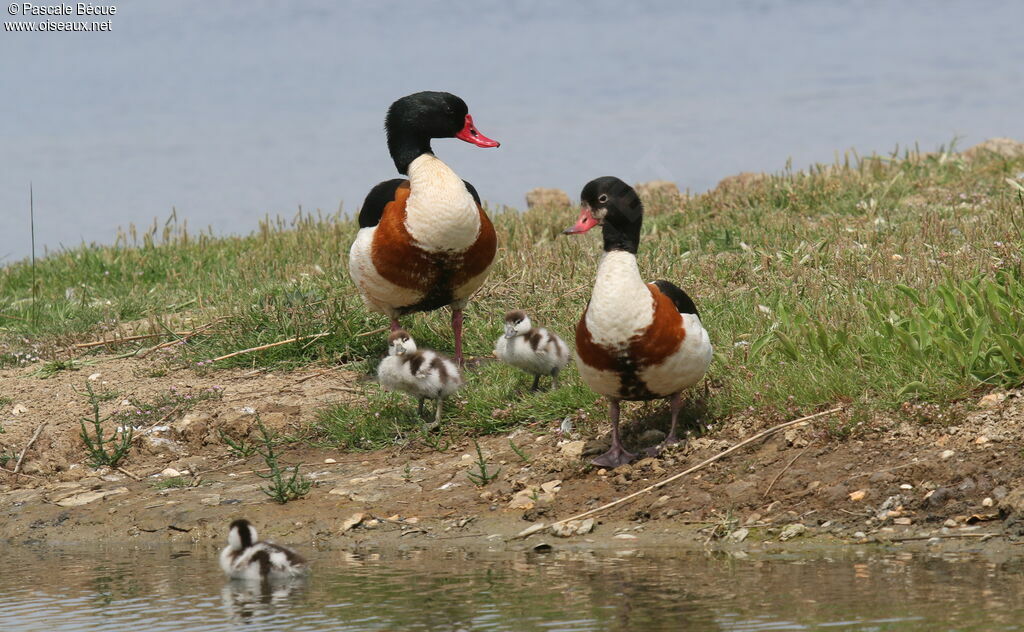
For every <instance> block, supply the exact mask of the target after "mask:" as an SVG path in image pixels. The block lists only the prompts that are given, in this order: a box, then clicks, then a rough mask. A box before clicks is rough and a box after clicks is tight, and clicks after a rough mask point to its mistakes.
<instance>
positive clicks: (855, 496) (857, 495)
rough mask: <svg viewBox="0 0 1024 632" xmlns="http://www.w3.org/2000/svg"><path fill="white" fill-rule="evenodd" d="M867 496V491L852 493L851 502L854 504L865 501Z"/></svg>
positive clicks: (859, 490)
mask: <svg viewBox="0 0 1024 632" xmlns="http://www.w3.org/2000/svg"><path fill="white" fill-rule="evenodd" d="M867 495H868V493H867V491H866V490H863V489H858V490H857V491H855V492H850V500H852V501H853V502H859V501H861V500H864V497H865V496H867Z"/></svg>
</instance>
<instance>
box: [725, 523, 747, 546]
mask: <svg viewBox="0 0 1024 632" xmlns="http://www.w3.org/2000/svg"><path fill="white" fill-rule="evenodd" d="M748 535H750V529H747V528H746V527H740V528H739V529H736V530H735V531H733V532H732V533H730V534H729V535H728V536H727V538H726V539H727V540H729V541H730V542H737V543H739V542H742V541H744V540H746V539H747V536H748Z"/></svg>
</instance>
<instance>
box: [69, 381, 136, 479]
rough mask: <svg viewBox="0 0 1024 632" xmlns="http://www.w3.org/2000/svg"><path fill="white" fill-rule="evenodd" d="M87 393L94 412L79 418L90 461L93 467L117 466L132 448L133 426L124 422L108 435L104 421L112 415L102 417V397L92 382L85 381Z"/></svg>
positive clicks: (81, 434)
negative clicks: (88, 427) (93, 387)
mask: <svg viewBox="0 0 1024 632" xmlns="http://www.w3.org/2000/svg"><path fill="white" fill-rule="evenodd" d="M85 393H86V398H87V399H88V400H89V407H90V408H91V409H92V414H91V416H90V417H82V418H81V419H79V421H78V424H79V426H80V427H81V432H80V433H79V436H80V437H81V438H82V442H83V443H84V444H85V449H86V452H87V453H88V455H89V463H90V465H92V466H93V467H101V466H104V465H108V466H110V467H117V464H118V463H120V462H121V460H122V459H124V457H126V456H127V455H128V452H129V450H131V447H132V435H133V431H132V427H131V426H130V425H128V424H122V425H121V426H120V427H118V428H115V429H114V431H113V432H112V433H111V434H110V435H107V434H106V433H105V432H104V430H103V422H104V421H108V420H109V419H110V417H100V398H99V396H98V395H97V394H96V393H95V392H94V391H93V389H92V383H91V382H86V383H85ZM87 423H88V424H90V425H91V426H92V429H91V431H90V430H88V429H87V428H86V424H87Z"/></svg>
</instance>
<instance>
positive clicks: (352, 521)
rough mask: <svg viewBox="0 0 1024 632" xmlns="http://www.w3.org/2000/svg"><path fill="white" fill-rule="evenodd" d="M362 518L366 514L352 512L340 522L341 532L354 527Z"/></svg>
mask: <svg viewBox="0 0 1024 632" xmlns="http://www.w3.org/2000/svg"><path fill="white" fill-rule="evenodd" d="M364 518H366V514H364V513H354V514H352V515H351V516H349V518H348V520H346V521H345V522H343V523H341V532H342V533H345V532H346V531H348V530H350V529H354V528H355V527H356V526H358V525H359V523H361V522H362V521H363V519H364Z"/></svg>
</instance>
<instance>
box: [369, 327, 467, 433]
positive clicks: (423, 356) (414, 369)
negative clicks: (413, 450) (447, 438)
mask: <svg viewBox="0 0 1024 632" xmlns="http://www.w3.org/2000/svg"><path fill="white" fill-rule="evenodd" d="M377 379H378V381H379V382H380V385H381V386H383V387H384V389H385V390H388V391H402V392H403V393H408V394H410V395H412V396H413V397H417V398H419V400H420V405H419V414H420V415H423V401H424V400H426V399H433V400H436V401H437V409H436V410H435V411H434V423H433V424H431V425H430V426H429V427H428V429H430V430H433V429H434V428H436V427H437V426H439V425H440V424H441V405H442V404H443V403H444V400H445V398H446V397H448V396H449V395H451V394H452V393H454V392H455V391H457V390H459V388H460V387H461V386H462V384H463V382H462V374H461V373H460V372H459V367H458V365H456V364H455V363H454V362H452V361H451V360H449V359H448V358H446V357H445V356H443V355H441V354H440V353H437V352H436V351H430V350H429V349H417V348H416V341H415V340H413V338H412V336H410V335H409V332H407V331H405V330H404V329H399V330H397V331H393V332H391V335H390V336H388V357H386V358H384V359H383V360H381V362H380V366H378V367H377Z"/></svg>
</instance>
